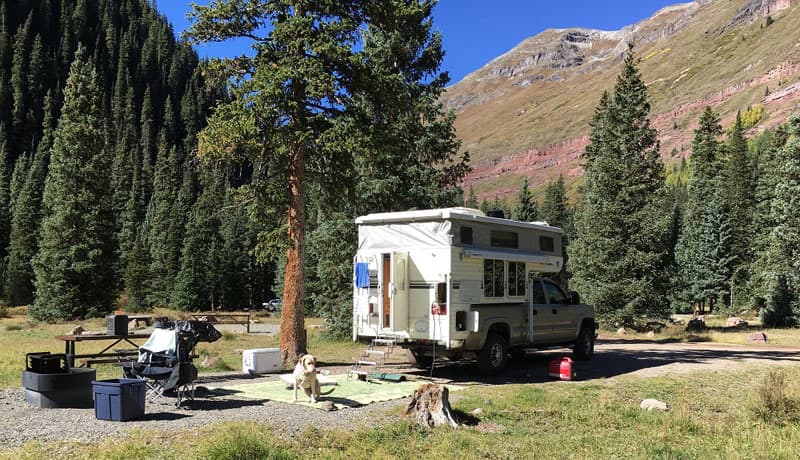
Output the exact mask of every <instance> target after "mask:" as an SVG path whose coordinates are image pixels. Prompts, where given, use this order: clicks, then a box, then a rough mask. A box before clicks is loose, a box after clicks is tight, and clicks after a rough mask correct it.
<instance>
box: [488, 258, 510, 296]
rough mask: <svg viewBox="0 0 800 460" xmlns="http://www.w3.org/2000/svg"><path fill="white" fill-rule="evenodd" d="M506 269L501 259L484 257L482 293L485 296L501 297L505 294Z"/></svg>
mask: <svg viewBox="0 0 800 460" xmlns="http://www.w3.org/2000/svg"><path fill="white" fill-rule="evenodd" d="M505 280H506V271H505V263H504V262H503V261H502V260H494V259H486V260H484V261H483V295H484V296H486V297H503V296H504V295H505Z"/></svg>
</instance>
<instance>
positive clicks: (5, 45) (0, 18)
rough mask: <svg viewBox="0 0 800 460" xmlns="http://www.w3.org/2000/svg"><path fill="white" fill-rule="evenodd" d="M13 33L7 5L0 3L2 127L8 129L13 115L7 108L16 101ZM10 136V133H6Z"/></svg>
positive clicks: (0, 101) (0, 111)
mask: <svg viewBox="0 0 800 460" xmlns="http://www.w3.org/2000/svg"><path fill="white" fill-rule="evenodd" d="M12 55H13V50H12V48H11V31H10V30H9V25H8V9H7V7H6V4H5V3H0V107H3V108H4V109H3V110H0V125H4V126H5V127H6V129H9V128H10V127H11V116H10V115H11V114H10V113H9V111H8V110H7V109H5V107H13V105H14V99H13V96H12V94H11V57H12ZM6 136H8V133H6Z"/></svg>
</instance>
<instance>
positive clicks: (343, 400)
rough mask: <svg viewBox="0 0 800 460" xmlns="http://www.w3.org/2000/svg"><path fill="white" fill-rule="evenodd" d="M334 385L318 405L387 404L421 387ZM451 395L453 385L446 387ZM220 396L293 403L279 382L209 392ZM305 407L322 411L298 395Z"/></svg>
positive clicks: (343, 381)
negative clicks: (324, 403) (226, 395)
mask: <svg viewBox="0 0 800 460" xmlns="http://www.w3.org/2000/svg"><path fill="white" fill-rule="evenodd" d="M328 377H330V378H332V379H333V380H335V381H336V383H337V385H325V386H323V387H322V392H323V393H324V392H327V391H329V390H330V389H331V388H333V389H334V390H333V393H331V394H329V395H325V396H320V399H319V400H320V401H331V402H332V403H334V404H335V405H336V407H337V408H338V409H341V408H344V407H356V406H363V405H366V404H369V403H373V402H378V401H389V400H391V399H399V398H404V397H406V396H411V393H413V392H414V390H415V389H416V388H417V387H418V386H419V385H420V383H421V382H409V381H405V382H385V381H381V380H370V382H369V383H368V382H363V381H360V380H358V379H355V378H351V379H350V380H347V376H345V375H331V376H328ZM447 387H448V388H449V389H450V390H451V391H452V390H458V389H460V388H454V387H455V386H454V385H448V386H447ZM212 390H213V391H214V392H215V393H219V394H235V395H237V396H242V397H245V398H252V399H269V400H271V401H281V402H286V403H292V400H293V398H294V390H292V389H291V388H287V386H286V383H285V382H283V381H280V380H277V381H271V382H262V383H244V384H240V385H229V386H224V387H217V388H213V389H212ZM296 404H302V405H305V406H311V407H316V408H319V409H322V406H321V405H320V404H319V403H316V404H312V403H309V402H308V398H307V397H306V395H305V393H304V392H303V391H302V390H298V392H297V403H296Z"/></svg>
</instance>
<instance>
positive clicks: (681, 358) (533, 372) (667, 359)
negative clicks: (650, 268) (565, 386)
mask: <svg viewBox="0 0 800 460" xmlns="http://www.w3.org/2000/svg"><path fill="white" fill-rule="evenodd" d="M568 352H569V351H568V350H563V349H562V350H549V351H541V352H537V353H534V354H532V355H529V356H528V357H526V358H522V359H519V360H515V361H513V362H512V364H511V366H509V369H508V370H507V371H506V372H504V373H503V374H502V375H499V376H495V377H491V378H481V377H480V376H478V375H477V374H476V373H475V371H474V368H473V367H471V366H468V365H464V364H458V363H450V364H448V365H444V366H437V367H436V368H435V369H434V372H433V376H434V377H435V378H433V379H432V380H433V381H435V382H437V383H450V382H452V383H456V384H459V385H465V386H475V385H477V386H482V385H502V384H508V383H526V384H530V383H540V382H546V381H548V380H549V378H548V377H547V372H546V369H547V363H548V361H549V360H550V359H552V358H553V357H556V356H562V355H565V354H567V353H568ZM398 354H402V353H398ZM743 365H769V366H773V365H779V366H796V365H800V349H797V348H786V347H764V346H761V347H754V346H748V347H745V346H736V345H724V344H712V343H689V344H687V343H675V344H658V343H653V342H648V341H631V340H618V339H614V338H604V339H603V340H600V341H599V342H598V345H597V347H596V354H595V356H594V358H593V359H592V360H591V361H585V362H578V363H576V370H577V374H578V379H579V380H591V379H609V378H612V379H613V378H614V377H616V376H620V375H636V376H640V377H642V378H649V377H654V376H659V375H670V374H684V373H690V372H697V371H727V370H734V369H737V368H741V367H742V366H743ZM326 369H328V370H329V371H330V372H331V373H332V374H341V373H344V372H346V370H347V367H326ZM381 371H382V372H400V373H403V374H405V375H406V376H407V377H408V378H409V379H412V380H429V377H430V374H429V371H418V370H416V369H414V368H412V367H411V366H410V365H409V364H408V363H405V362H403V360H402V359H399V360H396V361H394V362H392V363H390V365H389V366H388V367H385V368H382V369H381ZM277 378H278V376H277V375H267V376H261V377H250V376H245V375H242V374H234V373H227V374H216V375H207V374H203V375H201V376H200V378H199V381H198V385H200V386H203V385H208V386H209V387H219V386H224V385H225V384H226V383H245V382H253V383H254V382H259V381H267V380H275V379H277ZM458 398H459V396H458V394H457V393H453V394H451V400H454V401H455V400H458ZM164 401H166V402H165V403H163V404H158V403H150V402H148V403H147V404H146V409H145V410H146V414H145V417H144V418H142V419H139V420H135V421H129V422H124V423H120V422H111V421H104V420H97V419H95V416H94V410H93V409H37V408H34V407H31V406H30V405H28V404H27V402H26V401H25V393H24V390H22V389H6V390H0V451H2V450H4V449H13V448H16V447H19V446H21V445H23V444H24V443H26V442H29V441H32V440H37V441H43V442H44V441H64V440H68V441H79V442H96V441H100V440H105V439H109V438H116V437H121V436H123V435H124V434H125V432H127V431H129V430H131V429H147V430H168V431H169V430H183V429H191V428H197V427H202V426H206V425H209V424H212V423H218V422H223V421H236V420H238V421H257V422H263V423H267V424H269V425H271V426H272V427H273V429H274V430H275V432H276V433H277V434H278V435H279V436H282V437H286V438H293V437H296V436H298V435H299V434H300V433H302V432H303V431H304V430H305V429H306V427H308V426H309V425H313V426H316V427H318V428H320V427H322V428H323V429H345V430H357V429H359V428H362V427H367V426H371V427H374V426H376V425H380V424H383V423H388V422H390V421H391V420H393V419H395V418H396V416H395V415H394V414H395V413H396V412H395V411H392V410H391V409H392V408H397V407H400V406H403V405H404V404H407V402H408V398H404V399H398V400H393V401H386V402H382V403H375V404H370V405H368V406H363V407H356V408H345V409H342V410H339V411H334V412H325V411H323V410H319V409H314V408H311V407H307V406H302V405H292V404H284V403H280V402H274V401H260V400H251V399H245V398H241V397H237V396H236V395H225V396H222V395H215V394H213V393H208V392H203V391H200V392H199V393H198V395H197V399H196V400H195V401H194V403H193V406H192V408H191V409H177V408H175V407H174V406H173V405H172V404H170V403H169V401H170V398H166V399H165V400H164Z"/></svg>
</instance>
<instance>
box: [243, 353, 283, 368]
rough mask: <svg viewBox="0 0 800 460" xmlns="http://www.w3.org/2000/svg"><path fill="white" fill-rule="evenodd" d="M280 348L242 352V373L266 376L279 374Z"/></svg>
mask: <svg viewBox="0 0 800 460" xmlns="http://www.w3.org/2000/svg"><path fill="white" fill-rule="evenodd" d="M282 367H283V366H281V349H280V348H255V349H252V350H244V351H242V372H244V373H246V374H266V373H269V372H280V370H281V369H282Z"/></svg>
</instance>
